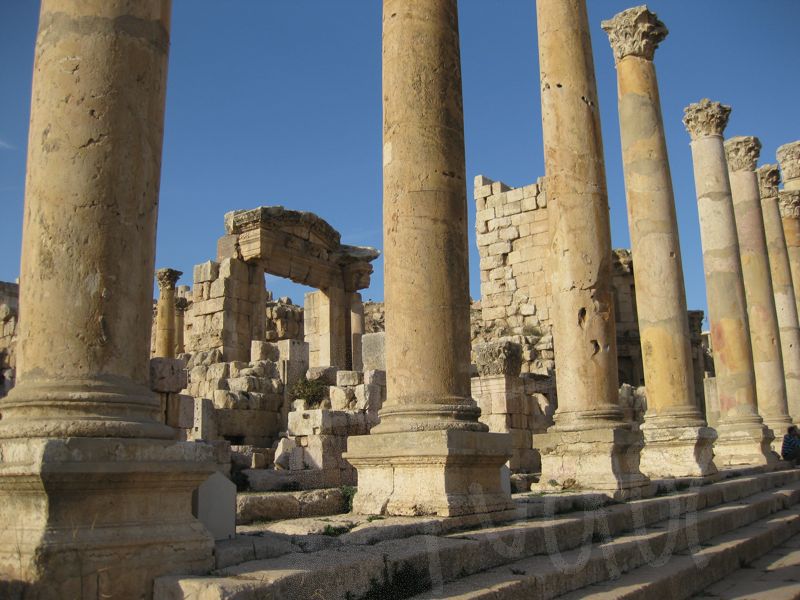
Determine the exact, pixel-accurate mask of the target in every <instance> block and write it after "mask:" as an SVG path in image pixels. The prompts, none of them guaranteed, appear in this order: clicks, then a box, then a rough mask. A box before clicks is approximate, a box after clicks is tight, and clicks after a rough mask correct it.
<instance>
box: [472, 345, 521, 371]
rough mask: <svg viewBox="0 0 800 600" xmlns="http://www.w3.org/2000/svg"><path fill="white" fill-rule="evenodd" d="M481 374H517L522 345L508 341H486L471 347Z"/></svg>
mask: <svg viewBox="0 0 800 600" xmlns="http://www.w3.org/2000/svg"><path fill="white" fill-rule="evenodd" d="M473 350H474V352H475V362H476V364H477V366H478V373H480V374H481V375H519V373H520V366H521V364H522V347H521V346H520V345H519V344H516V343H514V342H509V341H500V342H486V343H483V344H476V345H475V346H474V348H473Z"/></svg>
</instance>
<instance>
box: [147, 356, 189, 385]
mask: <svg viewBox="0 0 800 600" xmlns="http://www.w3.org/2000/svg"><path fill="white" fill-rule="evenodd" d="M187 383H188V378H187V374H186V361H184V360H182V359H180V358H163V357H158V358H151V359H150V389H151V390H153V391H154V392H166V393H177V392H180V391H181V390H182V389H184V388H185V387H186V385H187Z"/></svg>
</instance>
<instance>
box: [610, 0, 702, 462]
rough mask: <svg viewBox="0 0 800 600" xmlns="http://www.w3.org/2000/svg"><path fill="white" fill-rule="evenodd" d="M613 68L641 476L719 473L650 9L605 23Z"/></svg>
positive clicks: (658, 36)
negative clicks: (699, 380)
mask: <svg viewBox="0 0 800 600" xmlns="http://www.w3.org/2000/svg"><path fill="white" fill-rule="evenodd" d="M602 27H603V29H604V30H605V31H606V33H608V36H609V39H610V41H611V47H612V49H613V51H614V57H615V59H616V66H617V91H618V99H619V121H620V133H621V137H622V158H623V166H624V171H625V192H626V197H627V200H628V226H629V228H630V234H631V245H632V252H633V260H634V264H635V265H636V268H635V270H634V281H635V283H636V306H637V313H638V321H639V333H640V335H641V343H642V360H643V363H644V379H645V385H646V387H647V413H646V415H645V421H644V425H643V426H642V431H643V432H644V440H645V446H644V449H643V450H642V456H641V470H642V472H643V473H645V474H647V475H649V476H651V477H670V476H674V477H702V476H706V475H713V474H714V473H716V471H717V469H716V467H715V466H714V462H713V450H712V447H713V444H714V440H715V439H716V437H717V435H716V432H715V431H714V430H713V429H711V428H709V427H707V426H706V422H705V419H704V418H703V415H702V413H701V412H700V410H699V408H698V406H697V399H696V396H695V389H694V365H693V363H692V349H691V343H690V342H691V338H690V335H689V321H688V317H687V315H688V311H687V309H686V291H685V289H684V284H683V266H682V264H681V249H680V241H679V238H678V221H677V217H676V215H675V199H674V196H673V192H672V176H671V174H670V168H669V157H668V156H667V144H666V139H665V137H664V123H663V120H662V117H661V100H660V97H659V91H658V81H657V79H656V70H655V65H654V64H653V56H654V54H655V50H656V48H657V47H658V45H659V44H660V43H661V42H662V41H663V40H664V38H666V36H667V33H668V32H667V28H666V27H665V26H664V24H663V23H662V22H661V21H660V20H659V19H658V17H657V16H656V15H655V14H654V13H652V12H650V11H649V10H648V9H647V7H646V6H639V7H636V8H631V9H628V10H625V11H623V12H621V13H619V14H617V15H616V16H615V17H614V18H613V19H611V20H609V21H603V23H602Z"/></svg>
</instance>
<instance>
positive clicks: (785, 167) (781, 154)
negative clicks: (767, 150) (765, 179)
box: [775, 140, 800, 181]
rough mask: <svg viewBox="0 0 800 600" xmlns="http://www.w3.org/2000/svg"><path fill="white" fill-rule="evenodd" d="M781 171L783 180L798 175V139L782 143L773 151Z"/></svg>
mask: <svg viewBox="0 0 800 600" xmlns="http://www.w3.org/2000/svg"><path fill="white" fill-rule="evenodd" d="M775 156H776V158H777V159H778V162H779V163H780V165H781V171H783V178H784V180H787V181H788V180H790V179H797V178H798V177H800V140H798V141H796V142H791V143H789V144H784V145H783V146H781V147H780V148H778V150H777V152H776V153H775Z"/></svg>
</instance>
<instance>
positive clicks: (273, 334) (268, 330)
mask: <svg viewBox="0 0 800 600" xmlns="http://www.w3.org/2000/svg"><path fill="white" fill-rule="evenodd" d="M267 297H268V299H267V307H266V324H265V327H264V329H265V335H266V341H267V342H278V341H280V340H301V341H302V340H303V336H304V333H303V307H302V306H297V305H296V304H294V303H293V302H292V299H291V298H289V297H286V296H283V297H281V298H278V300H277V301H274V300H272V298H271V294H270V293H269V292H267Z"/></svg>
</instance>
